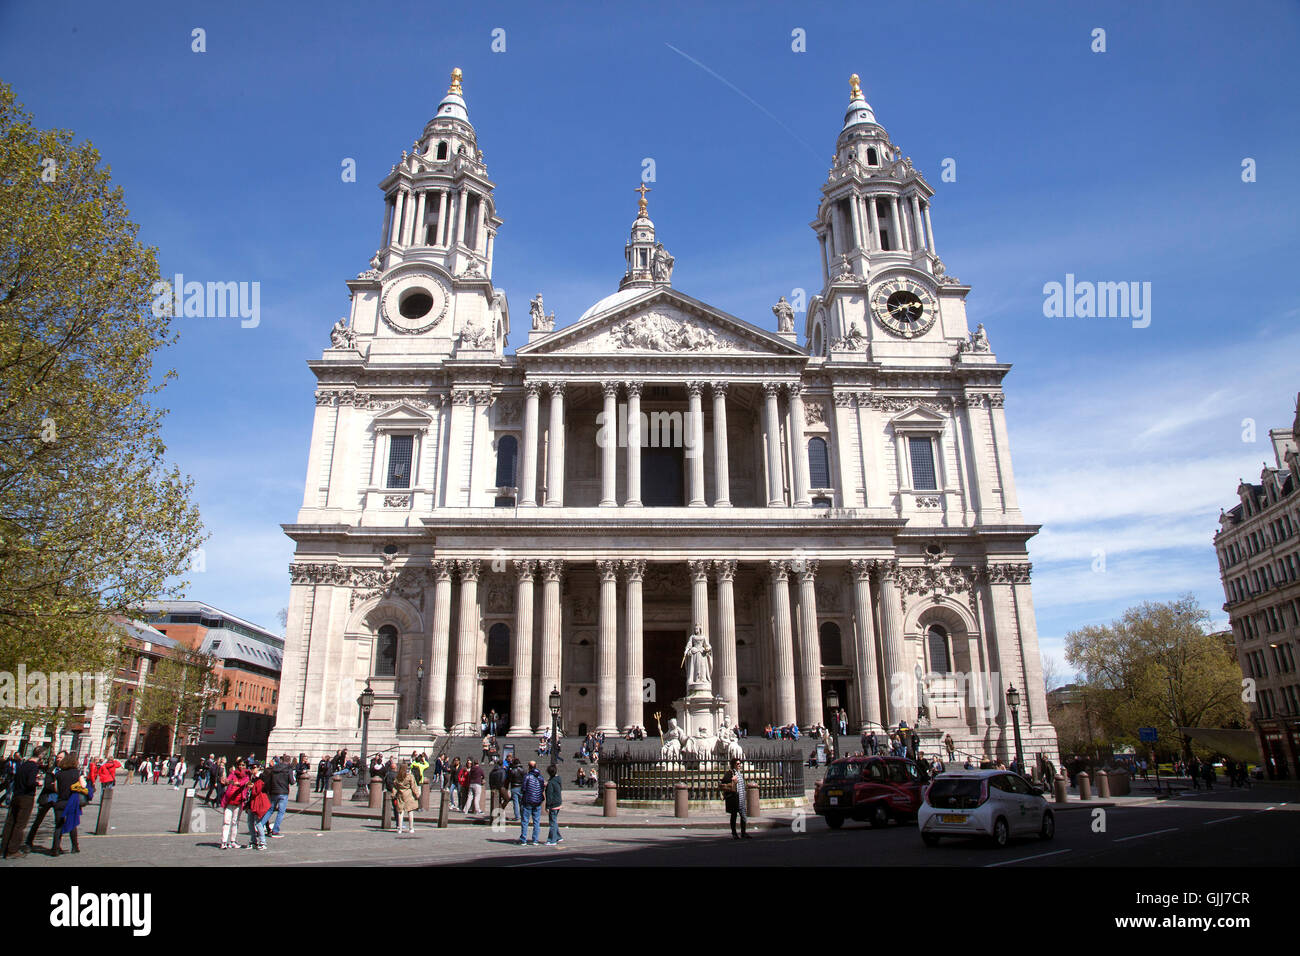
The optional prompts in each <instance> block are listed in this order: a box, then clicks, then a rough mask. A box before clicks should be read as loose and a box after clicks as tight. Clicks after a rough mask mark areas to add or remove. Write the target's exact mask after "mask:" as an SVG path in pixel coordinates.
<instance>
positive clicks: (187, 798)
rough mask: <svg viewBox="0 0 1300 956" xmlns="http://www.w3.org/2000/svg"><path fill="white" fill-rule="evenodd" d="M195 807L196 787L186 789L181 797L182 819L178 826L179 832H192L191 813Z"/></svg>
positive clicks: (177, 830)
mask: <svg viewBox="0 0 1300 956" xmlns="http://www.w3.org/2000/svg"><path fill="white" fill-rule="evenodd" d="M193 809H194V788H193V787H190V788H189V789H187V790H186V791H184V795H183V796H182V797H181V821H180V823H179V824H178V825H177V827H176V832H177V833H189V832H190V813H191V811H192V810H193Z"/></svg>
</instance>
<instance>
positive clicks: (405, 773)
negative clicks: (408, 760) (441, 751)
mask: <svg viewBox="0 0 1300 956" xmlns="http://www.w3.org/2000/svg"><path fill="white" fill-rule="evenodd" d="M419 806H420V784H419V783H417V782H416V779H415V774H413V773H411V772H410V771H409V770H408V769H407V766H406V764H402V766H401V767H399V768H398V770H397V777H396V778H395V779H394V781H393V808H394V809H395V810H396V811H397V833H398V835H399V836H400V835H401V832H402V824H403V823H405V822H406V821H405V818H406V817H407V816H409V817H410V818H411V832H412V833H414V832H415V811H416V810H417V809H418V808H419Z"/></svg>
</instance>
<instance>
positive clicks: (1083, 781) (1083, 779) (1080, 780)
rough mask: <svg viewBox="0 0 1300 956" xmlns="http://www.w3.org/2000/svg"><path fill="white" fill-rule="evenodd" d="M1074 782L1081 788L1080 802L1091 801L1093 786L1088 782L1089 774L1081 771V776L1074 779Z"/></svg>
mask: <svg viewBox="0 0 1300 956" xmlns="http://www.w3.org/2000/svg"><path fill="white" fill-rule="evenodd" d="M1074 781H1075V784H1076V785H1077V786H1078V788H1079V799H1080V800H1091V799H1092V785H1091V783H1090V782H1089V781H1088V774H1087V773H1086V772H1084V771H1082V770H1080V771H1079V775H1078V776H1077V777H1075V778H1074Z"/></svg>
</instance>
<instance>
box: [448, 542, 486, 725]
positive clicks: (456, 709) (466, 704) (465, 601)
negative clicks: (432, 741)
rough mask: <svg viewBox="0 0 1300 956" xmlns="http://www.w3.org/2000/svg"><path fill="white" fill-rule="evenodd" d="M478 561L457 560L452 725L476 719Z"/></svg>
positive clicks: (472, 721) (471, 721)
mask: <svg viewBox="0 0 1300 956" xmlns="http://www.w3.org/2000/svg"><path fill="white" fill-rule="evenodd" d="M479 569H480V562H479V561H477V560H474V559H468V560H460V561H457V562H456V570H457V571H458V572H460V619H459V621H458V622H457V625H456V672H455V675H454V684H453V688H454V693H453V695H452V725H453V726H454V725H456V724H464V723H467V722H469V723H474V722H476V721H477V720H478V718H477V716H476V714H477V713H478V694H477V692H476V691H477V687H476V683H477V675H476V673H475V667H476V665H477V663H478V575H479Z"/></svg>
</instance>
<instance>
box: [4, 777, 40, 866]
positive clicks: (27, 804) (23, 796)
mask: <svg viewBox="0 0 1300 956" xmlns="http://www.w3.org/2000/svg"><path fill="white" fill-rule="evenodd" d="M40 767H41V755H40V754H39V752H38V753H34V754H32V755H31V756H30V757H28V758H27V759H26V760H24V761H23V762H22V763H20V764H19V765H18V769H17V770H15V771H14V781H13V788H14V790H13V799H12V800H11V801H10V803H9V815H8V817H7V818H6V819H5V829H4V836H3V837H2V838H0V848H3V851H4V852H3V858H4V859H8V858H9V857H10V856H15V855H17V856H26V855H27V854H28V853H30V852H31V848H30V847H28V846H25V845H24V844H23V829H24V828H25V827H26V826H27V819H28V817H30V816H31V815H32V804H34V803H35V802H36V776H37V772H38V771H39V770H40Z"/></svg>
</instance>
